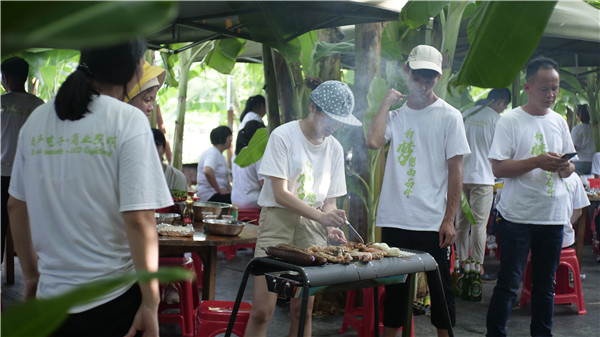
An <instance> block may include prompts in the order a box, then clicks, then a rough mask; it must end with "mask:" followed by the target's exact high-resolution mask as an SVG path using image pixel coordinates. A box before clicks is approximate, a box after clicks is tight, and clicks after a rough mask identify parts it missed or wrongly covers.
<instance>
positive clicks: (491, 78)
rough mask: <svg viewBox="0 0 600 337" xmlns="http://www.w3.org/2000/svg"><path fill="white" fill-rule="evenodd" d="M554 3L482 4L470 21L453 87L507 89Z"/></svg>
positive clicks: (527, 57)
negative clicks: (465, 53) (466, 49)
mask: <svg viewBox="0 0 600 337" xmlns="http://www.w3.org/2000/svg"><path fill="white" fill-rule="evenodd" d="M556 3H557V1H483V2H481V3H479V7H478V8H477V10H476V12H475V14H474V15H473V17H472V18H471V20H470V21H469V25H468V27H467V35H468V38H469V44H470V47H469V51H468V53H467V56H466V57H465V60H464V62H463V64H462V66H461V68H460V71H459V72H458V75H457V76H456V78H455V80H453V81H452V85H454V86H457V85H461V84H467V85H473V86H477V87H480V88H504V87H507V86H509V85H510V84H511V83H512V82H513V81H514V79H515V78H517V76H518V74H519V72H520V71H521V69H522V68H523V66H524V65H525V63H526V62H527V61H528V59H529V58H530V57H531V55H532V53H533V52H534V50H535V48H536V46H537V45H538V43H539V41H540V39H541V37H542V33H543V32H544V28H545V27H546V24H547V23H548V20H549V19H550V15H551V14H552V11H553V10H554V6H555V5H556Z"/></svg>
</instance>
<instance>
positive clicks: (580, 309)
mask: <svg viewBox="0 0 600 337" xmlns="http://www.w3.org/2000/svg"><path fill="white" fill-rule="evenodd" d="M569 271H571V273H573V286H572V287H571V284H570V283H571V282H570V281H569ZM554 279H555V282H556V285H555V286H554V304H571V303H574V304H575V305H577V314H578V315H585V314H587V310H585V301H584V299H583V290H582V288H581V273H580V270H579V261H578V260H577V255H576V252H575V249H573V248H567V249H563V250H562V252H561V254H560V262H559V263H558V268H557V269H556V274H555V276H554ZM531 288H532V282H531V254H529V257H528V258H527V265H526V266H525V273H524V276H523V289H522V290H521V300H520V302H519V306H524V305H525V304H527V302H529V301H530V300H531Z"/></svg>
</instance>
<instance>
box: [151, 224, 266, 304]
mask: <svg viewBox="0 0 600 337" xmlns="http://www.w3.org/2000/svg"><path fill="white" fill-rule="evenodd" d="M194 228H195V230H196V233H194V236H193V237H176V236H159V238H158V244H159V254H160V256H166V255H183V254H184V253H191V252H196V253H197V254H198V256H200V259H201V260H202V264H203V265H204V266H203V267H204V271H203V275H202V300H214V299H215V278H216V271H217V246H230V245H240V244H248V243H255V242H256V237H257V234H258V226H256V225H251V224H246V226H245V227H244V230H243V231H242V233H240V235H238V236H219V235H205V234H204V233H203V232H202V225H201V224H194Z"/></svg>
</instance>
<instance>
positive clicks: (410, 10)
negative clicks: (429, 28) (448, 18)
mask: <svg viewBox="0 0 600 337" xmlns="http://www.w3.org/2000/svg"><path fill="white" fill-rule="evenodd" d="M447 4H448V1H409V2H407V3H406V5H404V7H402V11H401V12H400V20H401V21H404V22H406V23H407V24H408V26H409V27H410V28H411V29H414V28H417V27H419V26H422V25H424V24H426V23H427V22H429V18H431V17H433V16H436V15H438V13H439V12H440V11H441V10H442V9H444V7H446V5H447Z"/></svg>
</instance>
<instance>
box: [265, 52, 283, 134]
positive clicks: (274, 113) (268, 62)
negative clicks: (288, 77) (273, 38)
mask: <svg viewBox="0 0 600 337" xmlns="http://www.w3.org/2000/svg"><path fill="white" fill-rule="evenodd" d="M262 49H263V68H264V71H265V92H266V94H267V97H266V99H267V116H268V120H269V132H271V131H273V130H274V129H275V128H276V127H278V126H279V125H281V117H280V116H279V101H278V97H277V78H276V77H275V67H274V64H273V52H272V50H271V47H269V46H267V45H266V44H263V45H262Z"/></svg>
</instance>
